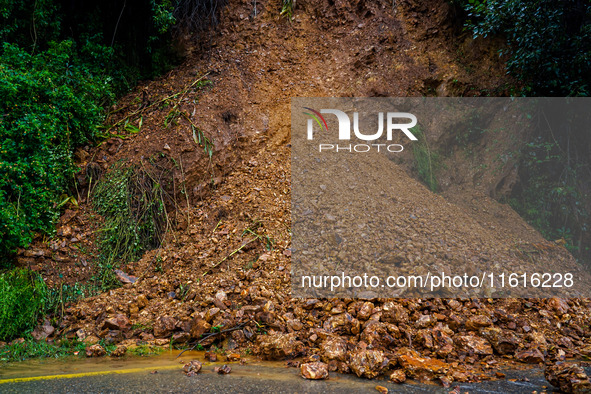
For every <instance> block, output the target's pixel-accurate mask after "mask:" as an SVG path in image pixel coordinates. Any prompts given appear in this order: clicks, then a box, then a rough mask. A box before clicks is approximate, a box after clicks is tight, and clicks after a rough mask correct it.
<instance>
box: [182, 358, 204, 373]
mask: <svg viewBox="0 0 591 394" xmlns="http://www.w3.org/2000/svg"><path fill="white" fill-rule="evenodd" d="M201 368H202V364H201V362H199V361H197V360H193V361H189V362H188V363H186V364H185V365H184V366H183V372H184V373H185V374H186V375H187V376H195V375H196V374H197V373H198V372H199V371H201Z"/></svg>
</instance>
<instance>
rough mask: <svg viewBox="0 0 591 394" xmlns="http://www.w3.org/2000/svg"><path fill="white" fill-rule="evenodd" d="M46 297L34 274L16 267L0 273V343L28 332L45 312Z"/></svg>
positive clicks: (39, 280)
mask: <svg viewBox="0 0 591 394" xmlns="http://www.w3.org/2000/svg"><path fill="white" fill-rule="evenodd" d="M46 296H47V287H46V285H45V283H44V282H43V279H42V278H41V277H40V276H39V275H38V274H35V273H32V272H31V271H29V270H25V269H20V268H17V269H14V270H12V271H8V272H5V273H3V274H0V300H2V302H0V340H2V341H6V340H10V339H12V338H14V337H16V336H19V335H22V334H23V333H25V332H27V331H29V330H32V329H33V328H34V327H35V325H36V324H37V319H38V318H39V316H40V315H41V314H42V313H43V312H44V310H45V299H46Z"/></svg>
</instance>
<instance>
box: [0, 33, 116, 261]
mask: <svg viewBox="0 0 591 394" xmlns="http://www.w3.org/2000/svg"><path fill="white" fill-rule="evenodd" d="M82 50H83V51H84V50H85V49H84V48H82ZM77 53H78V51H77V49H76V45H75V44H74V43H73V42H72V41H62V42H60V43H52V44H51V45H50V47H49V48H48V49H47V50H46V51H44V52H40V53H38V54H37V55H35V56H33V55H30V54H29V53H27V52H26V51H24V50H22V49H20V48H19V47H18V46H17V45H14V44H6V43H5V44H4V47H3V51H2V59H1V63H0V96H1V97H2V98H3V99H2V101H1V102H0V113H2V115H3V116H2V118H1V119H0V237H1V238H2V243H1V244H0V255H7V254H9V253H11V252H13V251H14V250H15V249H16V248H17V247H25V246H27V245H28V243H29V242H30V241H31V237H32V233H33V231H44V232H51V229H52V224H53V221H54V220H55V218H56V215H57V211H56V210H55V209H54V205H55V204H56V203H57V202H58V197H59V196H60V195H61V194H62V193H66V191H67V189H68V185H69V181H70V180H71V178H72V174H73V172H74V166H73V163H72V160H71V154H72V149H73V147H74V146H77V145H81V144H84V143H86V142H87V141H88V140H89V139H92V138H93V137H94V133H95V132H96V124H98V122H99V120H100V117H101V108H100V106H99V104H100V103H101V102H103V101H104V100H108V99H109V96H108V93H109V90H108V89H104V88H103V87H104V86H105V85H106V82H105V81H104V78H101V77H96V76H95V75H96V73H93V70H91V69H90V68H89V67H88V66H87V65H85V64H83V63H82V62H81V61H80V60H79V57H78V56H77ZM0 264H1V263H0Z"/></svg>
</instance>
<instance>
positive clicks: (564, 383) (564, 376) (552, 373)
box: [544, 363, 591, 394]
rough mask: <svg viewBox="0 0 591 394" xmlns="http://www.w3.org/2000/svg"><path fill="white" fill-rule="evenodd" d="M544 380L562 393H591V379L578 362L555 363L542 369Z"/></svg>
mask: <svg viewBox="0 0 591 394" xmlns="http://www.w3.org/2000/svg"><path fill="white" fill-rule="evenodd" d="M544 376H545V377H546V380H548V382H550V384H551V385H552V386H555V387H558V388H559V389H560V391H561V392H563V393H576V394H583V393H591V381H589V376H587V374H586V373H585V370H584V369H583V368H581V367H580V366H579V365H578V364H566V363H557V364H555V365H551V366H548V367H546V369H545V370H544Z"/></svg>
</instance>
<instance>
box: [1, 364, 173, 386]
mask: <svg viewBox="0 0 591 394" xmlns="http://www.w3.org/2000/svg"><path fill="white" fill-rule="evenodd" d="M167 369H180V366H178V365H168V366H162V367H156V366H153V367H145V368H129V369H115V370H109V371H96V372H81V373H71V374H64V375H47V376H31V377H28V378H14V379H0V384H3V383H18V382H31V381H34V380H51V379H73V378H83V377H86V376H99V375H110V374H123V373H136V372H144V371H153V370H157V371H161V370H167Z"/></svg>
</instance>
